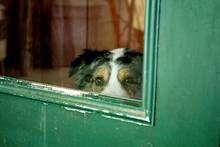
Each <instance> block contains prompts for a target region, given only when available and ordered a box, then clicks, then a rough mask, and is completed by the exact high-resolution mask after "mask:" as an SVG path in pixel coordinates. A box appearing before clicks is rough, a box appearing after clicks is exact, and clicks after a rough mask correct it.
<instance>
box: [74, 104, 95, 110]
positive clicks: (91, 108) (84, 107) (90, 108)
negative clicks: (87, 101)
mask: <svg viewBox="0 0 220 147" xmlns="http://www.w3.org/2000/svg"><path fill="white" fill-rule="evenodd" d="M75 106H77V107H80V108H83V109H88V110H92V111H98V109H96V108H93V107H88V106H84V105H79V104H75Z"/></svg>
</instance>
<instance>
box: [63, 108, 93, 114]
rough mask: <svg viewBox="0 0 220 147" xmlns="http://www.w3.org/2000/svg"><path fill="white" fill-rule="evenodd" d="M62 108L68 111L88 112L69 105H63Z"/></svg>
mask: <svg viewBox="0 0 220 147" xmlns="http://www.w3.org/2000/svg"><path fill="white" fill-rule="evenodd" d="M64 109H66V110H68V111H74V112H79V113H83V114H86V113H89V112H88V111H85V110H79V109H75V108H70V107H64Z"/></svg>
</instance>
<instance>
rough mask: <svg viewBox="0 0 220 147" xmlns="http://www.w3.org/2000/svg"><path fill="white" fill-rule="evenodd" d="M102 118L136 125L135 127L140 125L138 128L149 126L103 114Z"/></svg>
mask: <svg viewBox="0 0 220 147" xmlns="http://www.w3.org/2000/svg"><path fill="white" fill-rule="evenodd" d="M102 116H103V117H105V118H108V119H114V120H119V121H122V122H129V123H133V124H137V125H140V126H149V125H148V124H145V123H141V122H137V121H132V120H129V119H123V118H119V117H114V116H109V115H105V114H102Z"/></svg>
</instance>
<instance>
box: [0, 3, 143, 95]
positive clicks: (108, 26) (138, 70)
mask: <svg viewBox="0 0 220 147" xmlns="http://www.w3.org/2000/svg"><path fill="white" fill-rule="evenodd" d="M144 6H145V0H42V1H38V0H28V1H23V0H21V1H14V0H7V1H6V0H1V1H0V31H1V32H0V65H1V66H0V74H1V75H6V76H12V77H16V78H20V79H26V80H32V81H37V82H42V83H47V84H53V85H57V86H63V87H67V88H75V89H80V90H84V91H90V92H91V91H92V92H98V93H102V94H106V95H111V96H115V97H131V98H140V97H141V95H140V93H141V91H140V90H141V82H142V79H141V74H142V58H143V57H142V52H143V40H144V39H143V37H144V11H145V10H144V9H145V7H144ZM85 49H86V50H85Z"/></svg>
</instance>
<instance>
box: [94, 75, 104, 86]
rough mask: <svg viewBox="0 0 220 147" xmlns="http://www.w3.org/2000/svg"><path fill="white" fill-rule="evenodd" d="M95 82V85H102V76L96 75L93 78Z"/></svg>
mask: <svg viewBox="0 0 220 147" xmlns="http://www.w3.org/2000/svg"><path fill="white" fill-rule="evenodd" d="M95 84H96V86H102V85H104V78H103V77H96V78H95Z"/></svg>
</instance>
